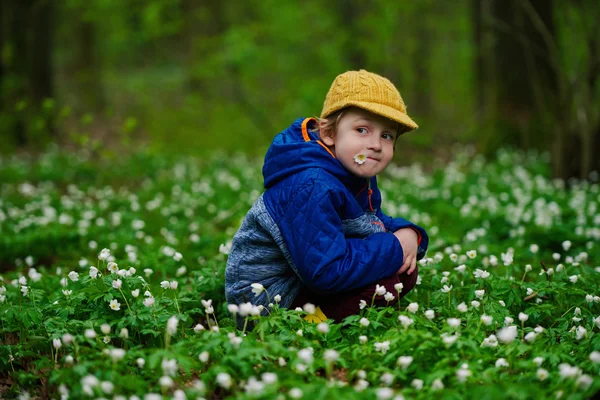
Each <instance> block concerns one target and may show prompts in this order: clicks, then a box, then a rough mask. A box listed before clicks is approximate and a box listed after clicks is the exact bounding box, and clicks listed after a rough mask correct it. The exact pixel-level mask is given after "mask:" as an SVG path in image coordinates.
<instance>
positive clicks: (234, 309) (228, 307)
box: [227, 304, 240, 315]
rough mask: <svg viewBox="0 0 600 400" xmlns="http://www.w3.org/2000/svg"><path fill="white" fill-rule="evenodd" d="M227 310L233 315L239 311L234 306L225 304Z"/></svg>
mask: <svg viewBox="0 0 600 400" xmlns="http://www.w3.org/2000/svg"><path fill="white" fill-rule="evenodd" d="M227 310H228V311H229V312H230V313H232V314H233V315H235V314H237V313H238V312H239V311H240V308H239V307H238V306H237V305H236V304H227Z"/></svg>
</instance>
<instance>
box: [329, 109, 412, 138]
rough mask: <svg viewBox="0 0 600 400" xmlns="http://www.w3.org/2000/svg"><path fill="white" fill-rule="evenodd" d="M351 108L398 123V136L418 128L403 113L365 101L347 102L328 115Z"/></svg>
mask: <svg viewBox="0 0 600 400" xmlns="http://www.w3.org/2000/svg"><path fill="white" fill-rule="evenodd" d="M351 106H355V107H359V108H362V109H363V110H367V111H370V112H372V113H374V114H377V115H381V116H382V117H385V118H387V119H391V120H392V121H395V122H397V123H399V124H400V126H401V127H402V129H401V132H400V135H402V134H404V133H406V132H410V131H413V130H415V129H418V128H419V125H417V124H416V122H415V121H413V120H412V119H411V118H410V117H409V116H408V115H406V114H405V113H403V112H401V111H398V110H396V109H395V108H392V107H389V106H386V105H383V104H379V103H370V102H367V101H348V102H346V103H344V106H343V107H341V108H339V109H337V110H333V111H330V112H329V115H331V114H333V113H334V112H336V111H338V110H341V109H342V108H346V107H351ZM321 118H324V117H321Z"/></svg>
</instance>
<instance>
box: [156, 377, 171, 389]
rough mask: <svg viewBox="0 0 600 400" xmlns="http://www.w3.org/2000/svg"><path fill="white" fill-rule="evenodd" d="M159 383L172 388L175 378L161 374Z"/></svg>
mask: <svg viewBox="0 0 600 400" xmlns="http://www.w3.org/2000/svg"><path fill="white" fill-rule="evenodd" d="M158 384H159V385H160V386H161V387H163V388H170V387H171V386H173V384H174V382H173V378H171V377H170V376H166V375H165V376H161V377H160V379H159V380H158Z"/></svg>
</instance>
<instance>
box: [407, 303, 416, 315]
mask: <svg viewBox="0 0 600 400" xmlns="http://www.w3.org/2000/svg"><path fill="white" fill-rule="evenodd" d="M406 309H407V310H408V311H409V312H411V313H413V314H414V313H416V312H417V311H418V310H419V304H418V303H410V304H409V305H408V307H406Z"/></svg>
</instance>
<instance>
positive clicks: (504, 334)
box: [497, 325, 517, 343]
mask: <svg viewBox="0 0 600 400" xmlns="http://www.w3.org/2000/svg"><path fill="white" fill-rule="evenodd" d="M497 336H498V340H499V341H501V342H502V343H510V342H512V341H513V340H515V338H516V337H517V327H516V326H515V325H511V326H507V327H505V328H502V329H500V330H499V331H498V333H497Z"/></svg>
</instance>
